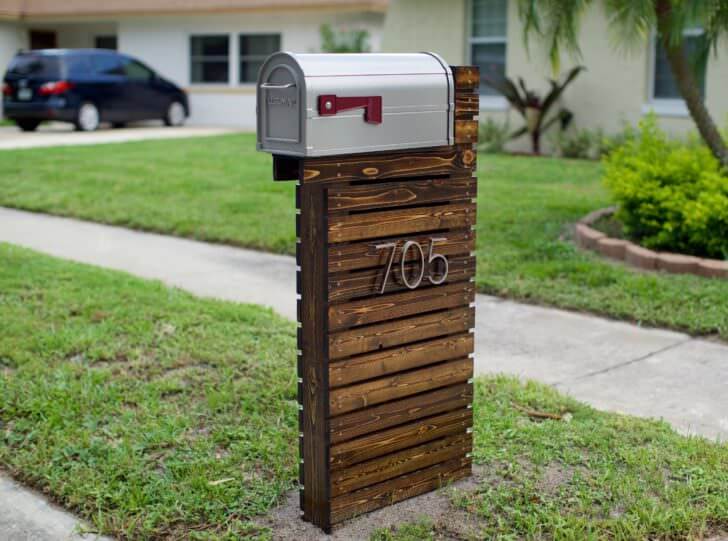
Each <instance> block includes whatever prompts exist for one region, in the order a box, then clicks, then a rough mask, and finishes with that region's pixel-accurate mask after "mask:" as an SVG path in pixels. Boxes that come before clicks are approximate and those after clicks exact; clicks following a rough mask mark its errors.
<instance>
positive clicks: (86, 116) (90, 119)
mask: <svg viewBox="0 0 728 541" xmlns="http://www.w3.org/2000/svg"><path fill="white" fill-rule="evenodd" d="M100 120H101V118H100V115H99V110H98V108H97V107H96V106H95V105H94V104H93V103H91V102H86V103H84V104H82V105H81V107H79V108H78V113H77V114H76V129H77V130H79V131H94V130H96V129H98V127H99V123H100Z"/></svg>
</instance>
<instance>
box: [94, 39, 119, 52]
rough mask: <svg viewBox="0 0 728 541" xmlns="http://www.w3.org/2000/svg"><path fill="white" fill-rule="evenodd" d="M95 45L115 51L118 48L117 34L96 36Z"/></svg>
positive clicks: (98, 47)
mask: <svg viewBox="0 0 728 541" xmlns="http://www.w3.org/2000/svg"><path fill="white" fill-rule="evenodd" d="M94 47H96V48H97V49H109V50H110V51H115V50H116V49H117V41H116V36H96V38H94Z"/></svg>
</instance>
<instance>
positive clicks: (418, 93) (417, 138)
mask: <svg viewBox="0 0 728 541" xmlns="http://www.w3.org/2000/svg"><path fill="white" fill-rule="evenodd" d="M454 99H455V90H454V86H453V76H452V71H451V69H450V67H449V66H448V65H447V64H445V62H444V61H443V60H442V59H441V58H440V57H439V56H438V55H436V54H434V53H418V54H292V53H276V54H274V55H272V56H270V57H269V58H268V60H266V62H265V63H264V64H263V66H262V68H261V70H260V74H259V76H258V149H259V150H262V151H265V152H271V153H273V154H279V155H287V156H302V157H306V156H333V155H341V154H354V153H357V154H359V153H365V152H379V151H395V150H402V149H410V148H428V147H437V146H443V145H451V144H452V143H453V136H454V135H453V130H454V109H455V105H454Z"/></svg>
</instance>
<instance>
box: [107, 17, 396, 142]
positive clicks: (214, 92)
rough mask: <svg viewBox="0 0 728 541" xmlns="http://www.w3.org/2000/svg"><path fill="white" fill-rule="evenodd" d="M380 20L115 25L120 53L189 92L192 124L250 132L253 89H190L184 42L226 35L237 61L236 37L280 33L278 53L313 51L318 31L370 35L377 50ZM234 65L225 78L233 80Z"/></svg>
mask: <svg viewBox="0 0 728 541" xmlns="http://www.w3.org/2000/svg"><path fill="white" fill-rule="evenodd" d="M383 18H384V16H383V15H380V14H373V13H372V14H365V13H340V12H339V13H336V12H333V11H308V12H298V13H275V14H271V13H251V14H220V15H197V16H175V17H170V16H165V17H139V18H130V19H120V20H119V22H118V36H119V50H120V51H122V52H125V53H128V54H131V55H134V56H137V57H139V58H140V59H142V60H143V61H144V62H146V63H147V64H149V65H150V66H151V67H153V68H154V69H155V70H157V71H159V73H161V74H162V75H163V76H164V77H166V78H168V79H170V80H172V81H174V82H175V83H177V84H179V85H180V86H182V87H184V88H186V89H187V90H188V92H189V98H190V108H191V112H192V115H191V117H190V123H192V124H220V125H234V126H239V127H242V128H245V129H251V130H252V129H255V85H253V84H235V83H231V84H227V85H193V84H191V83H190V58H189V37H190V36H191V35H193V34H230V36H231V39H230V47H231V51H230V52H231V57H232V58H233V59H235V58H236V57H237V46H238V43H237V37H236V36H237V35H238V34H241V33H251V34H252V33H280V34H281V47H282V49H283V50H287V51H293V52H317V51H319V50H320V36H319V28H320V26H321V25H322V24H324V23H327V22H328V23H331V24H332V25H333V26H334V28H339V29H360V28H364V29H367V30H369V33H370V36H371V38H370V44H371V46H372V50H373V51H378V50H379V49H380V39H381V27H382V23H383ZM237 69H238V66H237V62H236V61H233V62H232V63H231V73H230V78H231V80H232V81H236V80H237V78H238V73H237Z"/></svg>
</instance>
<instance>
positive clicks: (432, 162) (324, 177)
mask: <svg viewBox="0 0 728 541" xmlns="http://www.w3.org/2000/svg"><path fill="white" fill-rule="evenodd" d="M475 162H476V154H475V152H474V151H473V149H472V147H469V146H462V147H459V146H447V147H437V148H432V149H424V150H413V151H400V152H389V153H381V154H376V153H375V154H362V155H354V156H333V157H323V158H305V159H304V160H303V164H302V172H301V179H300V180H301V181H302V182H303V183H322V182H323V183H326V182H342V181H350V180H386V179H394V178H408V177H425V176H433V175H443V176H444V175H447V176H452V177H455V176H460V177H464V176H468V175H470V174H472V171H473V168H474V167H475Z"/></svg>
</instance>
